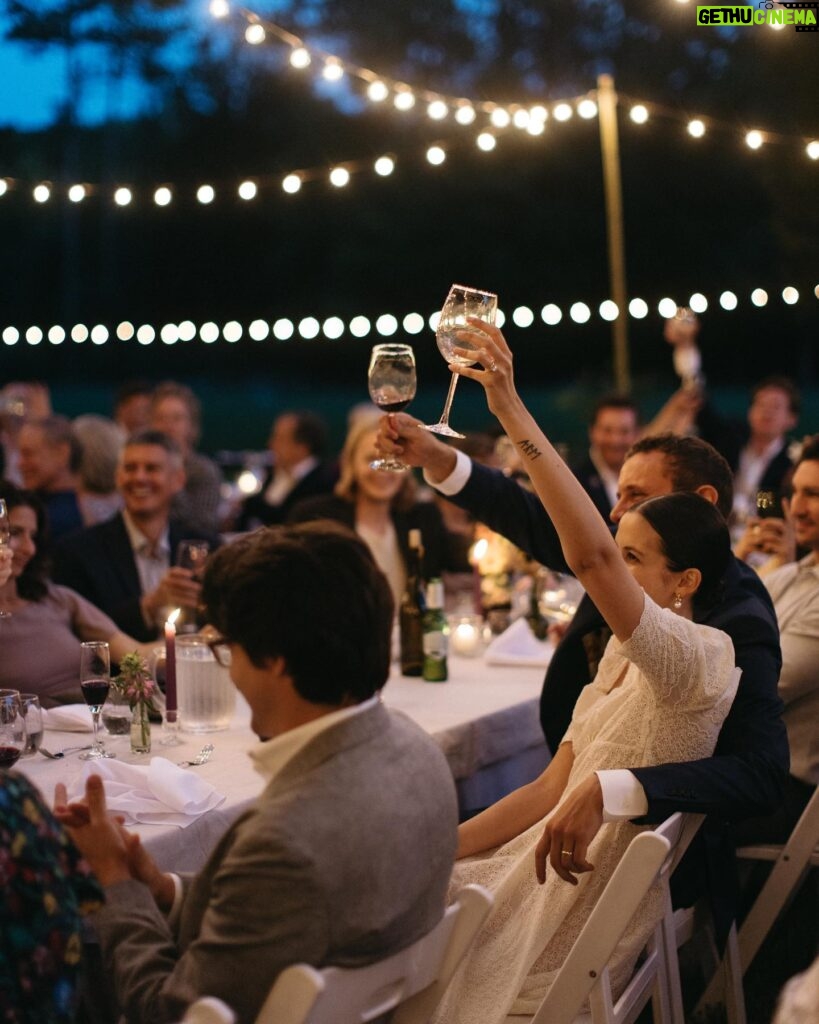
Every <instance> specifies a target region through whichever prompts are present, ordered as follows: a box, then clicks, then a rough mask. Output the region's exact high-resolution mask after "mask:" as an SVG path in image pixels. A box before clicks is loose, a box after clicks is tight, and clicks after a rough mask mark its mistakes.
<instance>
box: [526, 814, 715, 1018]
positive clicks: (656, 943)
mask: <svg viewBox="0 0 819 1024" xmlns="http://www.w3.org/2000/svg"><path fill="white" fill-rule="evenodd" d="M701 824H702V815H693V814H680V813H677V814H673V815H672V816H671V817H670V818H668V819H667V821H665V822H663V824H662V825H660V826H659V827H658V828H657V829H655V830H654V831H651V832H641V833H640V834H639V835H638V836H635V838H634V839H632V841H631V843H630V844H629V846H628V849H627V850H626V852H625V854H624V855H623V857H622V858H621V860H620V863H619V864H618V865H617V867H616V868H615V870H614V872H613V874H612V876H611V878H610V879H609V881H608V883H607V885H606V887H605V889H604V890H603V892H602V893H601V894H600V898H599V899H598V901H597V903H596V904H595V906H594V909H593V910H592V912H591V914H590V915H589V918H588V920H587V921H586V923H585V925H584V926H583V929H582V931H581V932H580V934H579V935H578V937H577V939H576V941H575V943H574V945H573V946H572V948H571V951H570V952H569V955H568V957H567V958H566V961H565V963H564V964H563V966H562V967H561V969H560V971H559V973H558V975H557V977H556V978H555V980H554V982H553V983H552V986H551V988H550V989H549V992H548V993H547V995H546V997H545V999H544V1000H543V1002H542V1003H541V1005H540V1007H539V1008H538V1011H537V1013H536V1014H535V1015H534V1017H533V1018H532V1020H531V1024H571V1022H573V1021H574V1020H575V1018H576V1017H577V1015H578V1014H579V1012H580V1010H581V1008H582V1006H583V1004H584V1003H585V1002H586V1000H587V999H588V1001H589V1005H590V1007H591V1020H592V1022H593V1024H618V1022H625V1021H631V1020H634V1019H635V1018H636V1016H637V1015H638V1013H639V1011H640V1010H641V1009H642V1007H643V1006H644V1005H645V1004H646V1003H647V1002H648V999H649V998H654V1000H655V1006H659V1007H660V1010H661V1015H662V1016H663V1018H664V1019H665V1020H670V1019H671V1017H670V1010H669V984H668V978H667V975H668V971H669V969H674V970H676V969H677V962H676V946H675V948H674V961H673V964H672V963H671V962H670V959H669V956H668V950H667V943H666V942H664V940H663V928H664V925H665V917H664V918H663V919H662V920H661V921H659V922H658V923H657V925H656V927H655V929H654V933H653V934H652V937H651V939H650V941H649V944H648V946H647V951H646V955H645V957H644V959H643V962H642V964H641V965H640V966H639V967H638V968H637V970H636V971H635V974H634V976H633V977H632V979H631V981H630V982H629V984H628V986H627V987H626V990H625V991H624V992H623V993H622V995H621V996H620V998H619V999H618V1000H617V1001H616V1002H615V1000H614V998H613V994H612V990H611V983H610V980H609V972H608V968H607V966H606V965H607V964H608V962H609V960H610V959H611V956H612V954H613V952H614V949H615V947H616V945H617V943H618V942H619V941H620V938H621V937H622V935H623V933H624V932H625V930H626V928H627V927H628V925H629V923H630V921H631V920H632V918H633V917H634V914H635V913H636V911H637V908H638V907H639V905H640V902H641V900H642V899H643V897H644V896H645V895H646V893H647V892H648V890H649V889H650V888H651V886H652V885H653V883H654V882H655V881H657V880H658V879H659V880H660V882H661V885H662V887H663V890H664V899H665V900H666V905H667V907H668V908H670V895H669V890H668V880H669V878H670V875H671V873H672V871H673V870H674V868H675V867H676V865H677V863H678V862H679V860H680V858H681V857H682V854H683V853H684V852H685V849H686V847H687V846H688V844H689V842H690V841H691V839H692V837H693V836H694V834H695V833H696V831H697V829H698V828H699V827H700V825H701ZM667 916H668V915H667Z"/></svg>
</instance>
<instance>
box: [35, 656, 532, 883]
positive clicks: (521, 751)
mask: <svg viewBox="0 0 819 1024" xmlns="http://www.w3.org/2000/svg"><path fill="white" fill-rule="evenodd" d="M449 676H450V678H449V681H448V682H446V683H425V682H423V681H422V680H420V679H412V678H406V677H402V676H401V675H399V674H398V673H397V672H393V674H392V675H391V677H390V680H389V682H388V684H387V685H386V686H385V688H384V690H383V691H382V699H383V700H384V703H385V704H387V705H388V706H389V707H390V708H395V709H396V710H399V711H403V712H404V713H405V714H407V715H408V716H409V717H410V718H412V719H413V720H414V721H416V722H417V723H418V724H419V725H420V726H421V727H422V728H423V729H425V730H426V731H427V732H428V733H429V734H430V735H431V736H432V737H433V738H434V739H435V740H436V742H437V743H438V744H439V745H440V747H441V749H442V750H443V752H444V754H445V755H446V757H447V760H448V762H449V765H450V768H451V769H452V775H453V778H454V779H455V782H456V786H457V788H458V797H459V803H460V808H461V813H462V815H465V814H468V813H470V812H472V811H473V810H476V809H478V808H480V807H485V806H487V805H488V804H490V803H493V802H494V801H495V800H497V799H499V798H500V797H501V796H503V795H504V794H505V793H507V792H509V791H510V790H511V789H513V788H515V787H516V786H519V785H522V784H523V783H525V782H528V781H530V780H531V779H533V778H535V777H536V776H537V775H538V774H539V773H540V772H541V771H542V770H543V768H544V767H545V766H546V764H547V763H548V760H549V753H548V750H547V748H546V745H545V743H544V740H543V733H542V731H541V728H540V723H539V721H538V697H539V695H540V689H541V685H542V681H543V669H542V668H532V667H517V666H516V667H506V666H489V665H486V664H484V662H483V660H482V659H481V658H459V657H455V656H452V657H450V659H449ZM249 722H250V711H249V708H248V707H247V705H246V704H245V702H244V701H243V700H242V698H241V696H238V695H237V708H236V714H235V716H234V720H233V724H232V726H231V728H230V729H228V730H226V731H223V732H215V733H208V734H203V733H199V734H192V733H186V732H181V733H180V738H181V739H182V740H183V744H182V745H181V746H175V747H164V746H162V745H160V742H159V741H160V730H159V728H158V727H155V729H154V732H153V750H152V754H151V755H150V756H154V755H158V756H160V757H166V758H168V759H169V760H173V761H182V760H186V759H189V758H190V757H192V756H193V755H194V754H195V753H196V752H197V751H198V750H199V748H200V747H201V746H202V744H203V743H204V742H206V741H211V742H212V743H213V744H214V747H215V750H214V754H213V757H212V759H211V761H210V762H209V763H208V764H205V765H202V766H201V767H199V768H193V769H191V770H192V771H196V772H199V773H201V774H202V776H203V777H204V778H205V779H207V781H208V782H210V783H211V784H212V785H213V786H214V787H215V788H216V789H217V790H218V791H219V792H220V793H223V794H224V795H225V798H226V799H225V801H224V803H223V804H222V805H221V806H220V807H218V808H216V809H215V810H212V811H209V812H208V813H206V814H203V815H201V816H200V817H199V818H197V819H196V820H195V821H193V823H192V824H190V825H189V826H188V827H187V828H184V829H179V828H177V827H175V826H164V825H163V826H160V825H138V826H136V827H135V831H137V832H139V833H140V835H141V837H142V840H143V843H144V844H145V846H146V848H147V849H149V850H150V852H151V853H152V855H153V856H154V858H155V859H156V861H157V862H158V863H159V865H160V867H162V868H163V869H166V870H171V869H172V870H175V871H195V870H197V869H198V868H199V867H201V865H202V864H203V863H204V861H205V859H206V858H207V856H208V854H209V853H210V850H211V849H212V847H213V845H214V843H215V842H216V840H217V839H218V838H219V836H221V835H222V833H223V832H224V831H225V829H226V828H227V827H228V826H229V825H230V824H231V823H232V822H233V820H234V819H235V818H236V817H237V816H238V815H239V814H240V813H241V812H242V811H243V810H244V809H245V808H247V807H248V806H249V805H250V804H251V803H252V801H253V800H254V799H255V798H256V796H257V795H258V794H259V793H260V792H261V790H262V788H263V787H264V780H263V779H262V777H261V776H260V775H259V774H258V773H257V772H256V771H255V769H254V768H253V765H252V762H251V761H250V758H249V757H248V756H247V750H248V748H249V747H251V746H252V745H253V743H254V742H256V737H255V736H254V735H253V733H252V732H251V730H250V725H249ZM87 736H89V734H88V733H77V732H71V733H69V732H52V731H47V732H46V734H45V738H44V746H46V747H47V748H48V749H57V750H59V749H61V748H62V747H67V746H74V745H75V744H78V743H81V742H84V741H85V737H87ZM88 742H90V738H89V740H88ZM105 742H106V746H107V747H108V749H109V750H111V751H112V752H114V753H116V756H117V757H118V758H119V759H121V760H124V761H126V762H129V763H132V764H147V762H148V757H149V755H135V754H132V753H131V751H130V743H129V738H128V737H127V736H106V738H105ZM16 767H17V768H18V769H19V770H20V771H22V772H24V773H25V774H26V775H27V776H28V777H29V778H30V779H31V780H32V781H33V782H34V783H35V784H36V785H37V786H38V787H39V788H40V790H41V791H42V792H43V793H44V795H45V796H46V798H47V799H49V800H50V799H51V797H52V794H53V792H54V786H55V785H56V783H57V782H64V783H66V784H68V783H70V781H71V780H72V779H74V778H76V777H77V776H78V775H79V774H80V773H81V771H82V762H80V761H79V759H78V755H77V754H68V755H66V757H65V758H63V759H62V760H59V761H51V760H48V759H46V758H45V757H43V756H41V755H35V756H33V757H27V758H21V759H20V761H18V762H17V766H16Z"/></svg>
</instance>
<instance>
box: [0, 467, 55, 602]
mask: <svg viewBox="0 0 819 1024" xmlns="http://www.w3.org/2000/svg"><path fill="white" fill-rule="evenodd" d="M0 498H2V499H3V500H4V501H5V503H6V508H7V509H8V510H9V514H11V512H12V510H13V509H15V508H30V509H31V511H32V512H33V513H34V515H35V516H36V517H37V551H36V553H35V554H34V557H33V558H32V559H31V560H30V561H29V563H28V565H27V566H26V567H25V569H24V570H23V572H22V573H21V574H20V576H19V578H18V580H17V593H18V594H19V595H20V597H22V598H25V600H26V601H42V599H43V598H44V597H45V596H46V593H47V591H48V577H49V570H50V565H49V561H48V558H47V557H46V554H45V552H46V550H47V549H48V539H49V534H48V520H47V518H46V512H45V508H44V507H43V503H42V502H41V501H40V499H39V498H38V497H37V495H36V494H34V492H33V491H24V490H22V488H20V487H17V486H16V485H15V484H13V483H10V482H9V481H7V480H0Z"/></svg>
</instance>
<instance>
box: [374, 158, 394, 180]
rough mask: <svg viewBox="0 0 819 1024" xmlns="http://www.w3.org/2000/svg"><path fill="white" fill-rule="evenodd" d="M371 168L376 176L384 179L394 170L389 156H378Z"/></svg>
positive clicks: (392, 161)
mask: <svg viewBox="0 0 819 1024" xmlns="http://www.w3.org/2000/svg"><path fill="white" fill-rule="evenodd" d="M373 168H374V170H375V173H376V174H379V175H380V176H381V177H382V178H386V177H387V176H388V175H390V174H392V172H393V171H394V170H395V161H394V160H393V158H392V157H391V156H380V157H379V158H378V159H377V160H376V161H375V163H374V164H373Z"/></svg>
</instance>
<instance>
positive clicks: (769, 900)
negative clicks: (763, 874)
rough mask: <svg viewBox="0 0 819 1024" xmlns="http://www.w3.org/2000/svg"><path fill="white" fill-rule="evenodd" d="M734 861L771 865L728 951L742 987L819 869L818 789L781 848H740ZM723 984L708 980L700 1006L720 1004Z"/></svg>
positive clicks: (732, 973) (716, 979)
mask: <svg viewBox="0 0 819 1024" xmlns="http://www.w3.org/2000/svg"><path fill="white" fill-rule="evenodd" d="M737 857H738V858H739V859H740V860H759V861H772V862H774V865H773V867H772V868H771V873H770V874H769V875H768V878H767V880H766V882H765V884H764V886H763V887H762V889H761V891H760V893H759V895H758V896H757V898H756V900H755V901H754V905H753V906H752V907H751V909H750V911H749V912H748V916H747V917H746V918H745V920H744V921H743V922H742V927H741V928H740V929H739V938H738V941H737V946H736V951H735V952H734V951H732V950H731V948H730V946H729V949H728V966H727V974H728V977H729V981H730V979H731V978H732V977H733V978H736V977H737V976H738V978H739V984H740V986H741V981H742V976H743V975H744V974H745V973H746V971H747V970H748V968H749V967H750V966H751V964H752V962H753V960H754V958H755V957H756V955H757V953H758V952H759V948H760V946H761V945H762V943H763V942H764V941H765V938H766V936H767V935H768V932H769V931H770V930H771V928H772V927H773V925H774V923H775V922H776V920H777V918H778V917H779V915H780V914H782V913H783V912H784V911H785V910H786V908H787V907H788V904H789V903H790V902H791V900H792V899H793V897H794V896H795V895H796V893H797V892H798V890H799V887H800V886H801V884H802V882H803V881H804V880H805V877H806V875H807V873H808V872H809V871H810V869H811V868H812V867H817V866H819V788H818V789H817V790H816V791H815V792H814V794H813V796H812V797H811V798H810V800H809V801H808V804H807V807H805V810H804V811H803V812H802V814H801V816H800V818H799V821H797V823H796V825H795V826H794V829H793V832H791V835H790V838H789V839H788V841H787V843H785V845H784V846H777V845H759V846H743V847H740V848H739V849H738V850H737ZM732 959H735V961H736V962H735V963H734V964H732V963H731V960H732ZM722 982H723V979H722V977H721V976H720V973H719V972H718V973H717V974H716V975H715V976H714V977H713V978H712V979H711V982H710V984H709V985H708V988H707V989H706V992H705V994H704V995H703V997H702V999H701V1000H700V1005H707V1004H710V1003H715V1002H719V1001H720V992H721V986H722ZM729 1009H730V1006H729ZM732 1024H733V1022H732ZM740 1024H742V1022H741V1021H740Z"/></svg>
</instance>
